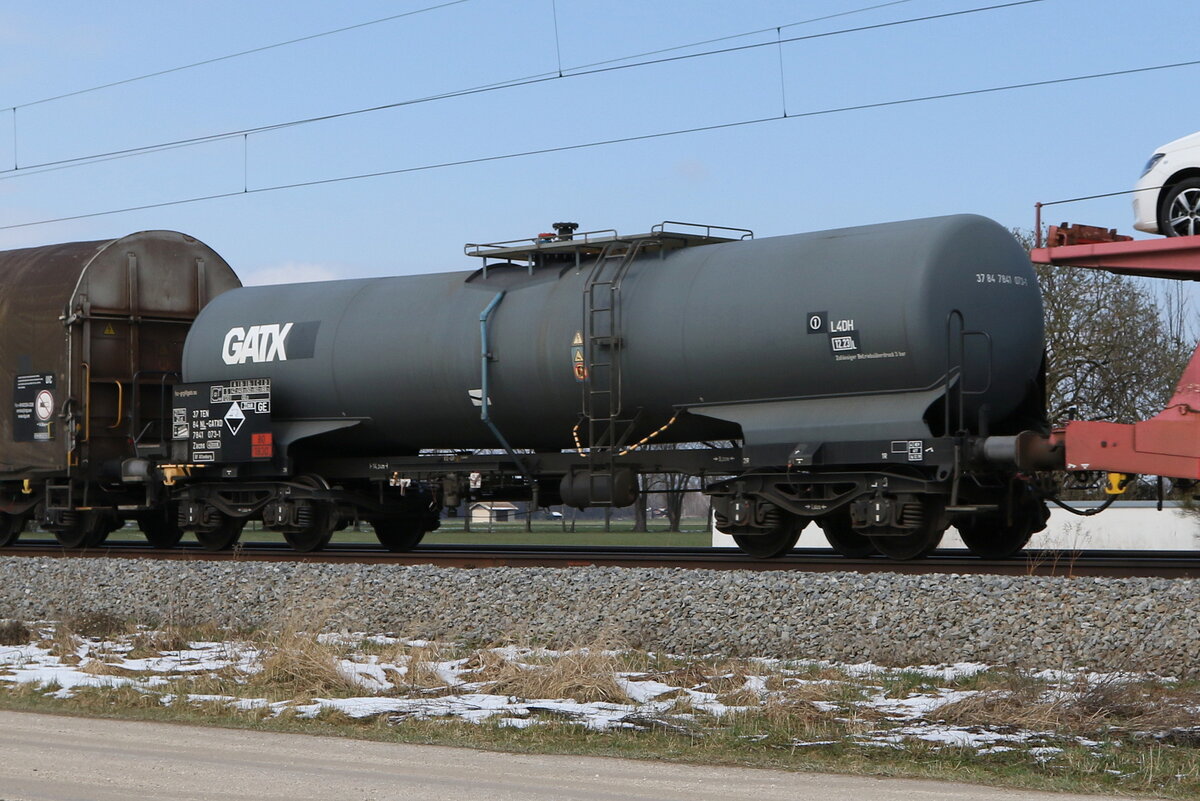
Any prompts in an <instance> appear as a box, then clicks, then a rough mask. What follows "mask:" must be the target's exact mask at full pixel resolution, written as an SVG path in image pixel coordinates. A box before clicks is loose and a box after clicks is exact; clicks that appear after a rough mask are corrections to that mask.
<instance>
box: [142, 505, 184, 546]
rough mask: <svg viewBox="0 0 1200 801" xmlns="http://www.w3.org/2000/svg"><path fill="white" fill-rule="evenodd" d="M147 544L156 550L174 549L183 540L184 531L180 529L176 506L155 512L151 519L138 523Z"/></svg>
mask: <svg viewBox="0 0 1200 801" xmlns="http://www.w3.org/2000/svg"><path fill="white" fill-rule="evenodd" d="M138 526H139V527H140V528H141V529H142V533H143V534H145V535H146V542H148V543H150V545H152V546H153V547H155V548H174V547H175V546H176V545H178V544H179V540H181V539H182V538H183V529H182V528H180V527H179V513H178V511H177V510H176V508H175V506H174V505H169V506H167V507H166V508H165V509H163V510H161V511H158V512H155V513H153V514H152V515H150V516H149V517H143V518H142V519H141V520H139V521H138Z"/></svg>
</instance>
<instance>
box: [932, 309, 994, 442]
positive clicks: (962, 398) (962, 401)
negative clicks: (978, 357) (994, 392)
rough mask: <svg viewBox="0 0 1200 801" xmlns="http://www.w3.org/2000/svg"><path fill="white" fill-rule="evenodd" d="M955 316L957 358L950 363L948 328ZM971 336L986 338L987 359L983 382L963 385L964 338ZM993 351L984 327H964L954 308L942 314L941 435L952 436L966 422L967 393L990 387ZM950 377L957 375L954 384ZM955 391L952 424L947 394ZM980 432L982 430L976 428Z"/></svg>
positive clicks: (949, 399)
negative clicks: (977, 385)
mask: <svg viewBox="0 0 1200 801" xmlns="http://www.w3.org/2000/svg"><path fill="white" fill-rule="evenodd" d="M955 318H957V319H958V356H959V359H958V364H957V365H956V364H954V362H953V358H954V357H953V349H952V348H951V347H950V344H951V342H952V341H953V333H952V330H953V325H954V320H955ZM972 336H978V337H983V338H984V340H985V341H986V342H987V361H986V365H987V382H986V383H985V384H984V385H983V388H982V389H967V371H966V362H967V358H966V349H967V346H966V341H967V337H972ZM993 354H994V347H993V344H992V335H991V334H989V333H988V332H987V331H968V330H967V323H966V319H965V318H964V316H963V313H962V312H961V311H959V310H958V309H951V310H950V313H949V314H947V315H946V378H945V385H946V395H945V399H946V400H945V403H944V421H943V424H944V428H943V430H942V435H943V436H947V437H948V436H952V435H953V433H958V432H960V431H962V430H963V429H964V427H965V425H966V416H967V412H966V397H967V396H968V395H983V394H986V393H987V392H988V390H990V389H991V388H992V356H993ZM954 377H957V378H958V382H957V386H956V385H955V383H954V382H953V381H952V379H953V378H954ZM955 392H957V395H958V419H957V421H955V422H956V424H955V425H954V426H953V427H952V426H951V424H950V423H951V421H950V406H951V395H952V394H954V393H955ZM980 433H986V432H980Z"/></svg>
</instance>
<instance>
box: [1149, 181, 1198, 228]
mask: <svg viewBox="0 0 1200 801" xmlns="http://www.w3.org/2000/svg"><path fill="white" fill-rule="evenodd" d="M1158 230H1159V232H1161V233H1162V234H1163V235H1164V236H1194V235H1196V234H1200V178H1187V179H1185V180H1183V181H1180V182H1179V183H1177V184H1175V185H1174V186H1172V187H1171V188H1170V189H1169V190H1167V193H1166V195H1165V196H1164V197H1163V202H1162V206H1161V207H1160V211H1159V213H1158Z"/></svg>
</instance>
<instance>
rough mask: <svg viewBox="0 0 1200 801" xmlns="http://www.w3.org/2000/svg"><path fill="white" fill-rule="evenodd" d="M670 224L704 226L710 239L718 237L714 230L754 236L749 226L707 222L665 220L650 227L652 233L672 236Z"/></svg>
mask: <svg viewBox="0 0 1200 801" xmlns="http://www.w3.org/2000/svg"><path fill="white" fill-rule="evenodd" d="M668 225H681V226H686V227H687V228H702V229H703V230H704V236H705V237H706V238H709V239H713V238H718V237H714V235H713V231H729V232H730V233H738V234H741V236H739V237H737V239H739V240H745V239H753V238H754V232H753V231H751V230H750V229H749V228H732V227H730V226H728V225H707V224H705V223H690V222H680V221H678V220H663V221H662V222H660V223H658V224H657V225H655V226H653V227H652V228H651V229H650V233H652V234H658V235H663V234H665V235H667V236H670V234H671V232H670V231H668V230H667V226H668ZM680 233H685V232H682V231H681V232H680ZM719 238H721V239H725V238H727V237H719Z"/></svg>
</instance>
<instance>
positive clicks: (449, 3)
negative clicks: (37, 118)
mask: <svg viewBox="0 0 1200 801" xmlns="http://www.w3.org/2000/svg"><path fill="white" fill-rule="evenodd" d="M467 2H470V0H447V2H445V3H440V4H438V5H436V6H428V7H426V8H418V9H416V10H414V11H406V12H404V13H403V14H392V15H391V16H389V17H380V18H379V19H373V20H368V21H366V22H358V23H355V24H354V25H346V26H345V27H342V28H335V29H333V30H331V31H322V32H320V33H311V34H309V35H307V36H300V37H297V38H295V39H288V40H287V41H286V42H275V43H274V44H269V45H262V46H261V47H252V48H250V49H249V50H241V51H239V52H237V53H229V54H227V55H224V56H214V57H213V58H206V59H204V60H203V61H194V62H192V63H191V64H181V65H179V66H178V67H168V68H167V69H162V70H158V71H156V72H147V73H146V74H144V75H135V76H133V77H132V78H123V79H121V80H119V81H111V82H109V83H102V84H99V85H97V86H89V87H87V88H86V89H76V90H75V91H73V92H64V93H63V94H61V95H54V96H53V97H43V98H42V99H41V100H31V101H30V102H28V103H18V104H16V105H14V106H9V108H8V109H6V110H14V111H15V110H16V109H20V108H28V107H30V106H39V105H41V104H42V103H49V102H51V101H54V100H62V99H64V98H68V97H76V96H78V95H85V94H88V93H89V92H98V91H100V90H101V89H111V88H112V87H114V86H123V85H125V84H129V83H136V82H137V81H144V80H146V79H147V78H157V77H159V76H160V75H170V74H171V73H173V72H182V71H183V70H190V69H193V68H195V67H203V66H206V65H208V64H216V63H217V62H220V61H229V60H230V59H234V58H241V57H242V56H249V55H253V54H254V53H262V52H265V51H267V50H274V49H276V48H278V47H286V46H288V45H294V44H299V43H300V42H310V41H312V40H313V39H320V38H322V37H325V36H333V35H334V34H338V33H345V32H346V31H353V30H357V29H359V28H366V27H368V26H370V25H378V24H380V23H381V22H391V21H392V20H397V19H401V18H403V17H411V16H414V15H416V14H424V13H425V12H427V11H437V10H438V9H440V8H446V7H448V6H456V5H458V4H460V3H467Z"/></svg>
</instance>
